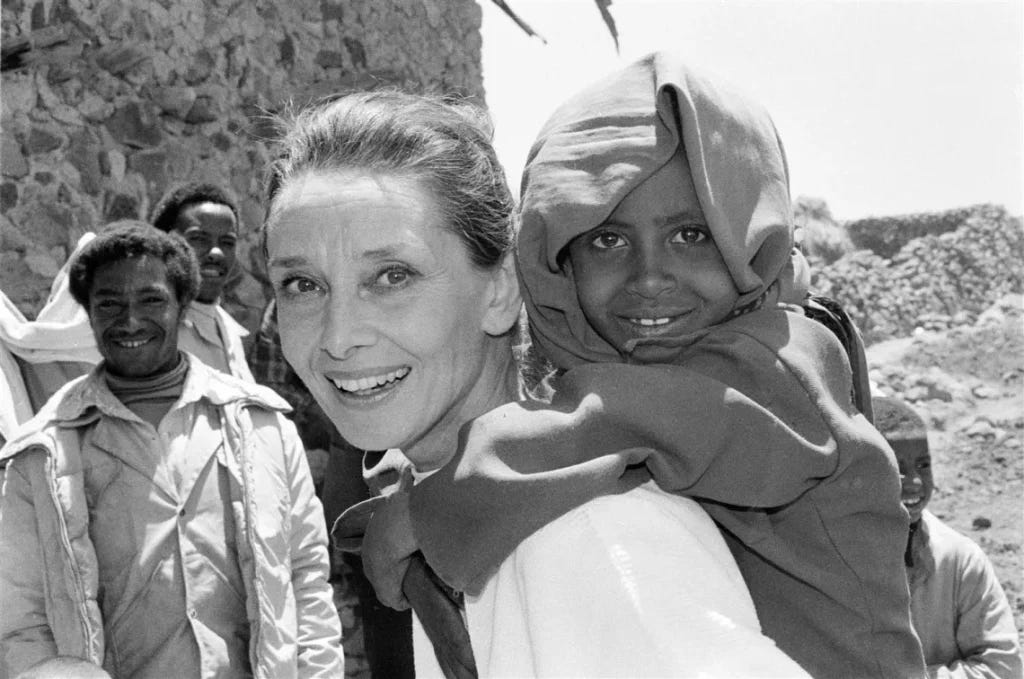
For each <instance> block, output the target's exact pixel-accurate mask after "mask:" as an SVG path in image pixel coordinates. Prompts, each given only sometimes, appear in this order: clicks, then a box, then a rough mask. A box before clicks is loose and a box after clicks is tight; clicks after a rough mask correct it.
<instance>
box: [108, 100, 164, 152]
mask: <svg viewBox="0 0 1024 679" xmlns="http://www.w3.org/2000/svg"><path fill="white" fill-rule="evenodd" d="M106 127H107V129H108V130H109V131H110V134H111V136H113V138H114V139H115V140H117V141H118V142H120V143H122V144H124V145H125V146H129V147H131V148H136V149H144V148H151V147H154V146H158V145H159V144H160V142H161V141H162V140H163V132H162V131H161V130H160V126H159V123H158V121H157V119H156V116H154V115H153V113H152V111H150V110H148V109H147V108H145V107H143V106H142V105H141V104H140V103H139V102H137V101H131V102H128V103H127V104H125V105H124V106H121V107H120V108H118V109H117V110H116V111H114V114H113V115H112V116H110V119H109V120H108V121H107V125H106Z"/></svg>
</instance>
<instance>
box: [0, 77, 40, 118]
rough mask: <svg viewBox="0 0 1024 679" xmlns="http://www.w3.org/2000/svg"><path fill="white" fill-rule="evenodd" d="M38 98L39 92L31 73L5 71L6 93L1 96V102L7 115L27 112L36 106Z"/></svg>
mask: <svg viewBox="0 0 1024 679" xmlns="http://www.w3.org/2000/svg"><path fill="white" fill-rule="evenodd" d="M38 99H39V94H38V93H37V92H36V86H35V82H34V79H33V78H32V77H31V75H28V74H22V73H13V74H10V75H8V74H7V73H4V95H3V96H2V97H0V102H2V103H3V111H4V116H5V117H6V116H14V115H17V114H19V113H21V114H27V113H28V112H29V111H31V110H32V109H33V108H35V106H36V101H38Z"/></svg>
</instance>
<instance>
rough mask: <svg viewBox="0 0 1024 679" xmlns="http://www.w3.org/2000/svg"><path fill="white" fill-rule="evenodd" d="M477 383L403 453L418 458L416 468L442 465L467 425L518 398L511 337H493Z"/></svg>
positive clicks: (411, 457) (517, 373) (424, 469)
mask: <svg viewBox="0 0 1024 679" xmlns="http://www.w3.org/2000/svg"><path fill="white" fill-rule="evenodd" d="M489 348H490V349H491V351H489V353H488V355H487V357H486V358H485V360H484V362H483V366H482V368H481V370H480V372H479V374H478V375H477V379H476V380H475V382H474V383H473V384H472V385H470V387H469V389H468V390H467V391H466V392H465V393H464V395H463V397H462V398H460V399H459V400H458V402H456V403H455V404H453V405H452V407H451V409H450V410H449V411H448V412H447V413H445V415H444V416H443V417H442V418H441V420H440V421H439V422H438V423H437V424H436V425H435V426H434V427H432V428H431V430H430V431H429V432H427V433H426V434H425V435H424V436H422V437H421V438H420V439H418V440H417V441H414V442H412V443H411V444H410V445H407V446H406V447H405V448H404V449H403V452H405V453H406V456H407V457H409V458H410V459H416V460H418V461H419V462H417V464H416V469H417V471H419V472H428V471H433V470H435V469H440V468H441V467H443V466H444V465H445V464H446V463H447V462H448V461H449V460H450V459H452V457H454V455H455V452H456V449H457V448H458V440H459V430H460V429H461V428H462V426H463V425H464V424H466V423H467V422H470V421H471V420H474V419H476V418H477V417H480V416H481V415H483V414H484V413H487V412H490V411H491V410H494V409H495V408H497V407H499V406H503V405H505V404H506V403H510V402H512V401H515V400H516V399H517V398H518V397H519V370H518V367H517V365H516V362H515V359H514V357H513V353H512V338H511V337H509V336H503V337H497V338H494V339H493V342H492V343H491V345H490V347H489Z"/></svg>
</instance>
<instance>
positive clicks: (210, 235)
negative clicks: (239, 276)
mask: <svg viewBox="0 0 1024 679" xmlns="http://www.w3.org/2000/svg"><path fill="white" fill-rule="evenodd" d="M174 230H175V231H177V232H178V233H180V234H181V235H182V236H184V238H185V240H186V241H188V244H189V246H191V248H192V250H193V252H195V253H196V259H198V260H199V274H200V276H201V282H200V285H199V294H198V295H197V297H196V299H198V300H199V301H200V302H203V303H204V304H213V303H214V302H216V301H217V299H218V298H219V297H220V293H221V291H222V290H223V289H224V284H225V283H227V280H228V274H230V273H231V269H232V268H234V266H235V246H236V244H237V242H238V224H237V222H236V221H235V214H234V213H233V212H232V211H231V208H229V207H228V206H227V205H222V204H220V203H211V202H209V201H207V202H202V203H191V204H189V205H186V206H185V207H183V208H181V210H180V211H179V212H178V218H177V219H176V220H174Z"/></svg>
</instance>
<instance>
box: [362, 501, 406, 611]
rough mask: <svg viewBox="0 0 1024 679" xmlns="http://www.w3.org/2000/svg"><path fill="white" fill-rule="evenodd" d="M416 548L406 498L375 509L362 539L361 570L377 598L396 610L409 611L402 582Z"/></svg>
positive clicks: (384, 503)
mask: <svg viewBox="0 0 1024 679" xmlns="http://www.w3.org/2000/svg"><path fill="white" fill-rule="evenodd" d="M418 549H419V546H418V545H417V544H416V539H415V538H414V537H413V534H412V521H411V519H410V517H409V494H408V493H407V492H404V491H399V492H396V493H393V494H391V495H390V496H389V497H388V498H387V499H386V500H385V501H384V502H381V503H379V504H378V505H377V507H376V509H375V511H374V512H373V516H371V517H370V521H369V523H368V524H367V526H366V535H365V536H364V537H363V570H364V571H365V573H366V577H367V578H368V579H369V581H370V582H371V583H372V584H373V588H374V589H375V590H376V592H377V598H378V599H379V600H380V602H381V603H382V604H384V605H385V606H390V607H391V608H394V609H396V610H400V611H402V610H405V609H407V608H409V602H408V600H407V599H406V598H405V595H404V594H402V581H403V580H404V579H405V572H406V570H407V569H408V567H409V558H410V557H411V556H412V554H413V552H415V551H417V550H418Z"/></svg>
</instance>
